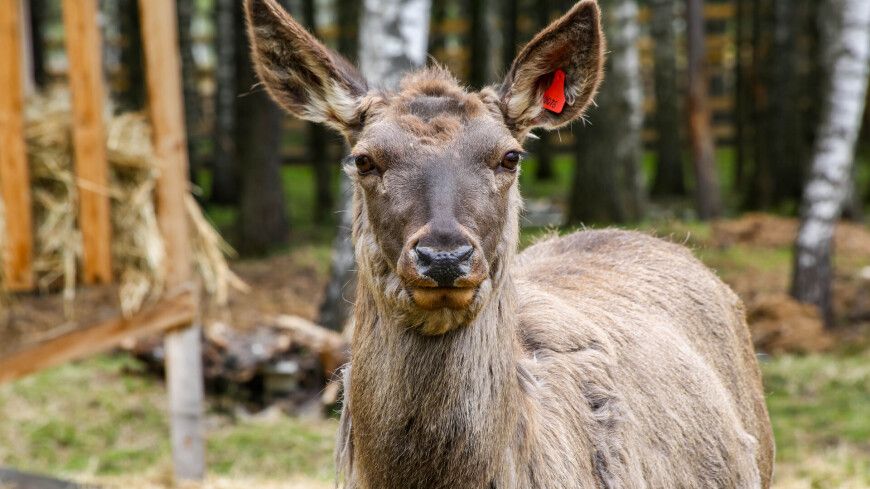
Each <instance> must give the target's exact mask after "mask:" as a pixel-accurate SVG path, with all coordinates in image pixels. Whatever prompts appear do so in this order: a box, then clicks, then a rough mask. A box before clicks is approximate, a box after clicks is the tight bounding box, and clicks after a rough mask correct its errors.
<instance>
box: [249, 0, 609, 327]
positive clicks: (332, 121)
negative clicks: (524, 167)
mask: <svg viewBox="0 0 870 489" xmlns="http://www.w3.org/2000/svg"><path fill="white" fill-rule="evenodd" d="M246 10H247V15H248V26H249V35H250V37H251V40H252V45H253V58H254V60H255V67H256V70H257V73H258V74H259V76H260V78H261V79H262V80H263V82H264V84H265V87H266V89H267V90H268V91H269V93H270V94H271V95H272V97H273V98H274V99H275V101H276V102H278V103H279V104H280V105H281V106H282V107H283V108H284V109H286V110H287V111H288V112H290V113H291V114H293V115H296V116H297V117H300V118H302V119H306V120H309V121H315V122H321V123H324V124H327V125H329V126H331V127H333V128H335V129H337V130H338V131H340V132H341V133H342V134H343V135H344V136H345V138H346V139H347V141H348V143H349V145H350V147H351V151H350V156H349V157H348V158H347V159H346V161H345V169H346V172H347V174H348V175H349V176H350V178H351V179H352V180H353V182H354V186H355V194H354V195H355V197H354V198H355V209H356V214H355V229H354V238H355V243H356V253H357V259H358V261H359V267H360V275H361V279H360V284H361V286H362V287H368V288H369V290H370V292H371V293H372V294H373V296H374V300H375V302H376V303H377V304H379V305H382V306H385V307H388V310H389V311H391V313H392V314H398V315H404V317H405V318H406V324H408V325H412V326H411V327H415V328H417V329H418V330H419V331H420V332H421V333H423V334H442V333H445V332H447V331H449V330H451V329H453V328H455V327H458V326H460V325H465V324H468V323H469V322H470V321H471V320H472V319H473V318H474V317H475V316H476V315H477V314H478V312H479V311H480V310H481V308H482V307H483V306H484V305H485V304H487V303H488V302H489V301H490V300H491V297H492V295H493V291H494V290H498V288H499V286H500V284H501V282H502V281H503V279H504V277H505V275H506V272H505V268H506V265H508V264H509V263H510V261H511V260H512V259H513V253H514V250H515V248H516V240H517V234H518V226H517V221H518V213H519V210H520V207H521V200H520V197H519V191H518V188H517V174H518V172H519V168H520V161H521V160H522V158H523V155H524V151H523V145H522V143H523V141H524V140H525V139H526V137H527V136H528V134H529V132H530V131H531V130H533V129H535V128H543V129H554V128H558V127H561V126H564V125H566V124H568V123H570V122H571V121H573V120H575V119H577V118H579V117H580V116H581V115H582V114H583V111H584V110H585V108H586V106H587V105H588V104H589V103H590V102H591V100H592V97H593V96H594V94H595V92H596V90H597V88H598V85H599V83H600V81H601V78H602V68H603V62H604V54H603V51H604V40H603V35H602V33H601V28H600V13H599V10H598V6H597V4H596V3H595V1H594V0H583V1H581V2H579V3H578V4H576V5H575V6H574V7H573V8H572V9H571V10H570V11H569V12H568V13H567V14H565V15H564V16H563V17H562V18H560V19H558V20H556V21H555V22H554V23H553V24H551V25H550V26H549V27H547V28H546V29H545V30H544V31H542V32H541V33H539V34H538V35H537V36H536V37H535V38H534V39H533V40H532V41H531V42H530V43H529V44H528V45H527V46H525V48H524V49H523V50H522V51H521V52H520V53H519V55H518V56H517V58H516V59H515V60H514V62H513V65H512V66H511V68H510V70H509V72H508V74H507V76H506V78H505V80H504V82H503V83H502V84H501V86H500V87H487V88H484V89H482V90H480V91H476V92H469V91H466V90H465V89H463V88H461V87H460V86H459V85H458V84H457V82H456V81H455V79H454V78H453V77H452V76H451V75H450V74H449V73H448V72H446V71H445V70H443V69H441V68H438V67H431V68H427V69H424V70H421V71H418V72H415V73H411V74H409V75H407V76H406V77H405V78H404V80H403V81H402V83H401V84H400V86H399V87H398V89H394V90H382V89H379V88H370V87H369V85H368V83H367V82H366V80H365V79H364V78H363V77H362V76H361V75H360V74H359V72H358V71H357V70H356V69H355V68H354V67H353V66H351V65H350V64H349V63H348V62H347V61H345V60H344V59H343V58H341V56H339V55H338V54H336V53H334V52H332V51H330V50H329V49H328V48H326V47H325V46H323V45H322V44H321V43H320V42H318V41H317V40H316V39H315V38H314V37H313V36H312V35H311V34H309V33H308V32H307V31H306V30H305V29H304V28H303V27H302V26H301V25H299V24H298V23H297V22H296V21H294V20H293V19H292V18H291V17H290V16H289V15H288V14H287V13H286V12H284V10H282V9H281V7H280V6H278V5H277V3H276V2H275V0H247V9H246Z"/></svg>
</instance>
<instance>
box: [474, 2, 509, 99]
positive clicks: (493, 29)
mask: <svg viewBox="0 0 870 489" xmlns="http://www.w3.org/2000/svg"><path fill="white" fill-rule="evenodd" d="M500 4H501V2H498V1H496V0H471V39H470V42H471V45H470V48H471V70H470V75H469V82H470V83H471V86H472V87H474V88H482V87H484V86H486V85H488V84H490V83H495V82H496V79H497V77H498V75H499V71H503V68H502V67H501V66H500V65H501V63H500V62H499V57H498V55H497V54H496V53H499V54H501V53H502V52H503V48H502V44H501V43H502V36H501V29H500V27H501V26H500V24H501V19H500V15H499V7H500Z"/></svg>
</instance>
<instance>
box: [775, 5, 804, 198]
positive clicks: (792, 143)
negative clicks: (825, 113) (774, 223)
mask: <svg viewBox="0 0 870 489" xmlns="http://www.w3.org/2000/svg"><path fill="white" fill-rule="evenodd" d="M801 4H803V0H789V1H783V0H777V1H776V2H774V9H773V51H772V54H773V56H772V57H771V60H770V61H771V63H770V65H771V69H772V73H771V80H770V87H771V88H772V90H771V91H770V111H769V114H768V117H769V119H770V121H769V127H770V129H771V131H770V134H769V136H768V137H767V138H765V139H766V141H765V145H766V147H767V149H768V152H769V153H768V154H769V156H768V161H769V163H770V165H771V169H772V174H773V178H774V180H775V182H776V184H775V185H774V186H773V195H772V196H771V198H772V202H773V204H774V206H776V207H780V206H781V205H782V204H785V203H788V202H789V201H790V202H796V201H798V200H799V199H800V195H801V184H802V172H803V170H804V168H805V166H806V165H805V163H804V161H805V159H806V158H807V155H808V153H809V148H807V147H806V143H805V138H804V135H805V131H804V130H803V127H802V123H803V121H804V118H803V117H802V115H803V114H801V105H800V104H801V99H802V93H801V92H802V88H803V87H802V81H803V77H802V76H801V73H800V70H799V68H798V65H799V63H800V59H801V58H803V57H805V56H808V54H809V53H805V52H804V50H803V49H802V48H803V45H802V43H800V42H799V36H801V35H802V34H803V33H804V32H805V30H804V29H803V25H802V24H803V23H802V22H801V8H802V5H801Z"/></svg>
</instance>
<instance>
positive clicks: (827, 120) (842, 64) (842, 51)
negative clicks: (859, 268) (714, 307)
mask: <svg viewBox="0 0 870 489" xmlns="http://www.w3.org/2000/svg"><path fill="white" fill-rule="evenodd" d="M825 3H826V8H825V11H826V12H828V13H829V15H828V16H827V17H823V21H824V22H825V23H826V25H824V28H823V32H822V35H823V36H824V37H823V58H822V59H823V60H827V62H828V63H829V76H830V80H829V82H828V87H827V90H826V93H825V95H824V98H823V113H822V118H821V121H820V126H819V129H818V135H817V139H816V144H815V149H814V152H813V160H812V168H811V175H810V178H809V180H808V182H807V185H806V187H805V189H804V195H803V205H802V209H801V225H800V229H799V231H798V236H797V240H796V242H795V254H794V277H793V281H792V295H793V296H794V297H795V298H796V299H797V300H799V301H801V302H805V303H810V304H815V305H817V306H818V307H819V308H820V309H821V311H822V313H823V315H824V317H825V320H826V322H827V323H828V324H829V325H830V324H831V321H832V319H833V313H832V308H831V277H832V270H831V250H832V242H833V237H834V227H835V224H836V221H837V219H838V218H839V216H840V213H841V211H842V208H843V203H844V201H845V199H846V197H847V196H848V193H849V190H850V188H851V178H852V174H853V173H852V167H853V165H854V160H855V144H856V142H857V139H858V133H859V131H860V129H861V119H862V115H863V113H864V108H865V103H866V100H867V78H868V71H870V2H868V1H867V0H826V2H825Z"/></svg>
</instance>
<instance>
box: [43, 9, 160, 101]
mask: <svg viewBox="0 0 870 489" xmlns="http://www.w3.org/2000/svg"><path fill="white" fill-rule="evenodd" d="M40 1H42V0H40ZM100 12H101V15H103V16H105V22H104V27H103V29H104V31H105V35H104V40H105V42H104V54H103V61H104V63H105V66H106V69H107V70H108V69H111V71H110V72H109V74H110V75H111V79H110V83H109V85H108V88H109V91H110V97H111V100H112V102H113V105H114V109H115V110H116V111H117V112H128V111H137V110H142V108H143V107H144V106H145V72H144V70H143V67H142V33H141V28H140V26H139V8H138V7H137V4H136V0H115V1H105V2H104V3H103V4H102V5H101V11H100Z"/></svg>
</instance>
